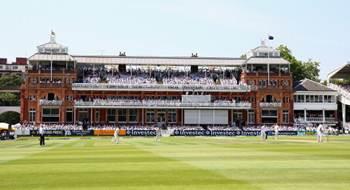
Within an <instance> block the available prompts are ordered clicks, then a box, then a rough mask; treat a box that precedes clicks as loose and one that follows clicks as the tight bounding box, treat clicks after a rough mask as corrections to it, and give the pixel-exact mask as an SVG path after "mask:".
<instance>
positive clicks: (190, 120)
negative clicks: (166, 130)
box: [184, 110, 228, 125]
mask: <svg viewBox="0 0 350 190" xmlns="http://www.w3.org/2000/svg"><path fill="white" fill-rule="evenodd" d="M184 115H185V119H184V123H185V124H222V125H227V124H228V111H227V110H185V111H184Z"/></svg>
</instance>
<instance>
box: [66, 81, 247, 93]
mask: <svg viewBox="0 0 350 190" xmlns="http://www.w3.org/2000/svg"><path fill="white" fill-rule="evenodd" d="M72 88H73V90H87V89H88V90H93V89H96V90H116V89H118V90H130V89H150V90H153V89H155V90H157V89H160V90H170V91H171V90H179V91H183V90H200V91H216V90H217V91H251V87H250V86H248V85H245V84H239V85H199V84H176V85H175V84H174V85H169V84H108V83H73V84H72Z"/></svg>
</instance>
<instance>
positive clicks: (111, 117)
mask: <svg viewBox="0 0 350 190" xmlns="http://www.w3.org/2000/svg"><path fill="white" fill-rule="evenodd" d="M115 115H116V111H115V109H108V110H107V122H108V123H115Z"/></svg>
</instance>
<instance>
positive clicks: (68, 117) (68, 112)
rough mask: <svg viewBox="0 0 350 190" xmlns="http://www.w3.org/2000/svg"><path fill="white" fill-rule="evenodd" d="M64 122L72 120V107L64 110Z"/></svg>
mask: <svg viewBox="0 0 350 190" xmlns="http://www.w3.org/2000/svg"><path fill="white" fill-rule="evenodd" d="M66 122H67V123H72V122H73V109H71V108H69V109H67V110H66Z"/></svg>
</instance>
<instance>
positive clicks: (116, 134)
mask: <svg viewBox="0 0 350 190" xmlns="http://www.w3.org/2000/svg"><path fill="white" fill-rule="evenodd" d="M114 143H116V144H119V127H117V128H115V131H114Z"/></svg>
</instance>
